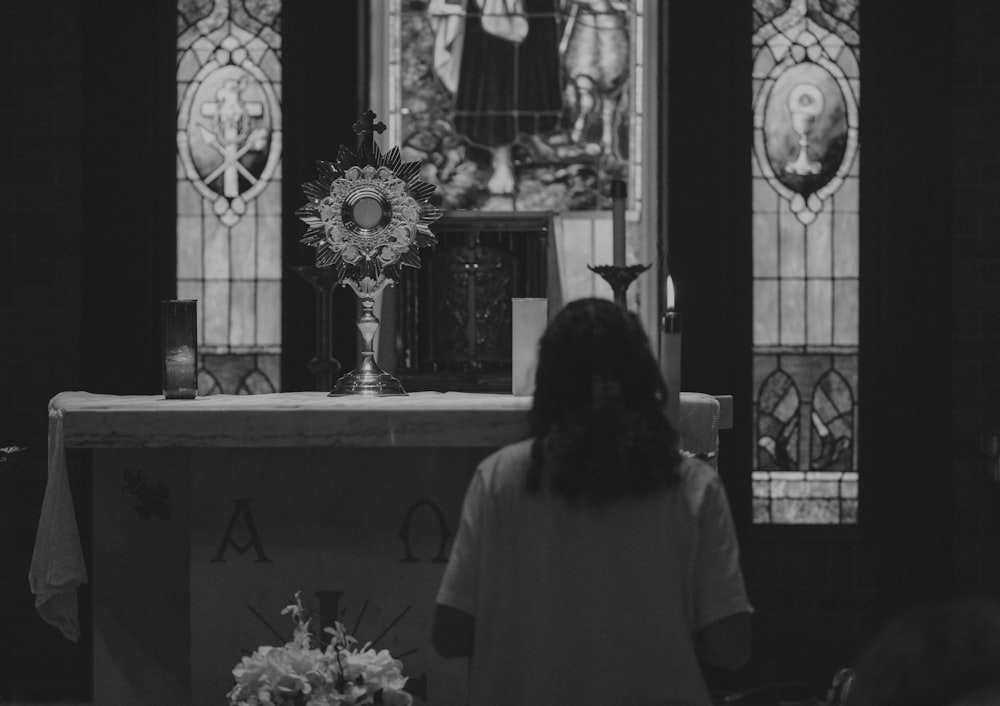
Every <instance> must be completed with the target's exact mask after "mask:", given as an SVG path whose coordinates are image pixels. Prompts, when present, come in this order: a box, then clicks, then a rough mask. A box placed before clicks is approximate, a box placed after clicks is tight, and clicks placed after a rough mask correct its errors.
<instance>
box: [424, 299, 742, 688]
mask: <svg viewBox="0 0 1000 706" xmlns="http://www.w3.org/2000/svg"><path fill="white" fill-rule="evenodd" d="M665 398H666V386H665V385H664V383H663V379H662V378H661V377H660V373H659V367H658V365H657V362H656V359H655V358H654V356H653V354H652V352H651V350H650V347H649V340H648V339H647V337H646V334H645V332H644V331H643V329H642V325H641V324H640V322H639V320H638V318H637V317H636V316H635V315H633V314H631V313H629V312H627V311H625V310H624V309H622V308H620V307H618V306H617V305H615V304H613V303H612V302H610V301H606V300H600V299H584V300H579V301H576V302H573V303H571V304H569V305H568V306H566V307H565V308H564V309H563V310H562V311H561V312H559V314H558V315H557V316H556V317H555V319H554V320H553V321H552V322H551V324H550V325H549V327H548V329H547V330H546V332H545V335H544V336H543V337H542V340H541V345H540V350H539V360H538V370H537V375H536V387H535V398H534V405H533V407H532V410H531V415H530V427H531V438H530V439H528V440H526V441H523V442H520V443H517V444H513V445H510V446H507V447H505V448H503V449H500V450H499V451H497V452H496V453H494V454H492V455H491V456H489V457H488V458H486V459H485V460H484V461H483V462H482V463H481V464H480V465H479V468H478V469H477V470H476V473H475V475H474V476H473V479H472V481H471V483H470V485H469V488H468V491H467V493H466V497H465V502H464V505H463V508H462V518H461V522H460V526H459V530H458V534H457V536H456V538H455V543H454V546H453V548H452V552H451V557H450V559H449V563H448V567H447V569H446V570H445V574H444V577H443V579H442V582H441V588H440V590H439V592H438V598H437V603H438V605H437V608H436V611H435V618H434V627H433V636H432V641H433V644H434V646H435V649H437V651H438V652H439V653H440V654H441V655H442V656H444V657H458V656H471V664H470V703H471V704H472V705H473V706H480V705H487V704H491V705H496V704H517V705H518V706H531V705H533V704H545V705H546V706H551V705H552V704H576V705H584V706H585V705H587V704H593V705H594V706H612V705H616V704H629V706H648V705H652V704H692V705H698V706H701V705H707V704H709V703H710V700H709V696H708V692H707V688H706V686H705V682H704V679H703V677H702V674H701V671H700V668H699V661H702V662H705V663H709V664H712V665H715V666H721V667H725V668H730V669H735V668H737V667H739V666H740V665H742V664H743V663H744V662H745V661H746V659H747V658H748V656H749V651H750V613H751V612H752V608H751V607H750V604H749V603H748V601H747V598H746V592H745V589H744V584H743V577H742V574H741V573H740V568H739V556H738V548H737V542H736V536H735V534H734V532H733V526H732V519H731V516H730V513H729V506H728V504H727V501H726V496H725V492H724V490H723V488H722V485H721V483H720V481H719V477H718V474H717V473H716V472H715V470H714V469H713V468H712V467H711V466H710V465H708V464H706V463H703V462H701V461H698V460H696V459H694V458H685V457H683V456H682V455H681V453H680V452H679V451H678V450H677V443H678V435H677V432H676V430H674V429H673V428H672V427H671V426H670V424H669V422H668V421H667V418H666V416H665V415H664V400H665Z"/></svg>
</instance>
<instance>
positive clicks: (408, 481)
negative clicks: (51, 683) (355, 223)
mask: <svg viewBox="0 0 1000 706" xmlns="http://www.w3.org/2000/svg"><path fill="white" fill-rule="evenodd" d="M530 404H531V398H530V397H517V396H512V395H500V394H471V393H456V392H448V393H438V392H422V393H414V394H411V395H409V396H405V397H385V398H370V397H340V398H336V397H328V396H327V395H326V394H325V393H318V392H298V393H280V394H265V395H253V396H232V395H217V396H208V397H199V398H197V399H194V400H165V399H163V398H162V397H160V396H125V397H119V396H111V395H96V394H89V393H83V392H65V393H61V394H59V395H57V396H56V397H54V398H53V399H52V400H51V402H50V408H49V420H50V422H49V424H50V429H49V476H48V484H47V488H46V493H45V499H44V502H43V507H42V513H41V518H40V522H39V531H38V535H37V538H36V545H35V554H34V557H33V561H32V568H31V575H30V581H31V584H32V591H33V592H34V593H35V594H36V597H37V601H36V605H37V607H38V609H39V612H40V613H41V615H42V616H43V617H44V618H45V619H46V620H48V621H49V622H51V623H53V624H54V625H56V626H57V627H59V629H60V630H62V632H63V633H64V635H66V636H67V637H68V638H70V639H75V638H78V637H79V634H80V633H79V618H78V614H77V604H76V589H77V587H78V586H79V585H80V584H82V583H90V585H91V596H92V619H93V626H92V627H93V630H92V633H93V655H94V660H93V665H94V678H93V682H94V688H93V702H94V703H95V704H100V705H101V706H118V705H123V706H124V705H126V704H128V705H132V704H138V703H142V704H146V705H149V706H158V705H160V704H162V705H163V706H168V705H169V706H177V704H196V705H197V706H201V705H202V704H205V705H208V704H223V703H225V694H226V692H227V691H228V690H229V689H230V688H231V686H232V683H233V679H232V673H231V670H232V668H233V667H234V666H235V665H236V664H237V663H238V662H239V661H240V658H241V657H243V656H245V655H248V654H250V653H251V652H252V651H253V650H254V649H256V648H257V647H258V646H260V645H279V644H283V643H284V642H285V641H287V640H288V639H290V637H291V632H292V623H291V621H290V619H289V616H283V615H281V609H282V608H283V607H284V606H286V605H287V604H288V603H290V602H291V600H292V598H293V595H294V594H295V592H297V591H301V596H302V600H303V602H304V603H305V605H306V607H307V608H309V609H310V610H311V612H312V616H313V628H314V630H315V632H316V633H317V634H320V633H321V628H322V627H323V626H326V625H329V624H331V623H332V622H333V621H334V620H340V621H341V622H343V623H344V625H345V626H346V627H347V628H348V630H349V631H350V632H353V633H354V634H356V636H357V637H358V638H359V640H360V641H361V642H366V641H369V640H371V641H374V642H375V647H376V648H377V649H382V648H385V649H388V650H390V652H391V653H392V654H393V656H394V657H397V658H399V659H401V660H402V661H403V664H404V673H405V674H406V675H407V676H409V677H410V678H411V679H410V683H409V684H408V690H409V691H410V692H411V693H412V694H413V695H414V697H415V701H416V702H417V703H432V704H435V706H449V705H450V704H455V705H457V704H461V703H464V689H465V677H466V674H465V670H466V662H465V660H450V661H446V660H442V659H440V658H439V657H438V656H437V655H436V654H435V652H434V650H433V649H432V648H431V646H430V639H429V638H430V621H431V616H432V612H433V606H434V598H435V594H436V591H437V587H438V583H439V581H440V578H441V574H442V572H443V570H444V566H445V563H446V562H447V557H448V552H449V549H450V540H451V539H452V538H453V536H454V532H455V529H456V526H457V520H458V516H459V511H460V508H461V503H462V498H463V495H464V492H465V487H466V485H467V483H468V481H469V478H470V477H471V474H472V472H473V470H474V468H475V466H476V464H477V463H478V462H479V461H480V460H481V459H482V458H484V457H485V456H486V455H488V454H489V453H491V452H492V451H493V450H495V449H496V448H498V447H500V446H502V445H504V444H506V443H510V442H513V441H516V440H519V439H522V438H524V437H525V436H526V435H527V411H528V409H529V408H530ZM731 425H732V398H731V397H727V396H721V397H714V396H710V395H704V394H698V393H682V395H681V415H680V427H681V432H682V446H683V447H684V449H685V450H687V451H690V452H692V453H699V454H706V455H708V456H709V457H714V454H715V452H716V451H717V449H718V432H719V430H720V429H725V428H728V427H730V426H731ZM68 448H69V449H72V448H77V449H86V450H87V452H86V453H88V454H89V455H90V457H91V463H90V467H91V469H92V472H91V490H92V508H91V509H92V512H91V514H92V518H93V520H92V526H91V527H78V525H77V521H76V515H75V512H74V502H73V498H72V497H71V492H70V484H69V477H70V475H71V474H73V473H75V472H76V470H77V469H76V468H74V467H72V465H68V464H67V462H66V459H67V456H66V449H68ZM81 532H90V533H91V537H92V544H93V548H92V557H91V558H90V562H89V565H87V564H86V563H85V561H84V557H83V553H82V551H81V546H80V540H79V537H80V533H81Z"/></svg>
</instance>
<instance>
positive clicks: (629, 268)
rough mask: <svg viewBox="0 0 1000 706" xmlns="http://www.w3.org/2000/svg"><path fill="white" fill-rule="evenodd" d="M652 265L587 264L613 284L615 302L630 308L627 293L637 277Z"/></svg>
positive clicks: (589, 268)
mask: <svg viewBox="0 0 1000 706" xmlns="http://www.w3.org/2000/svg"><path fill="white" fill-rule="evenodd" d="M650 267H652V265H626V266H624V267H622V266H621V265H587V269H588V270H590V271H591V272H594V273H596V274H599V275H600V276H601V277H602V278H604V281H605V282H607V283H608V284H610V285H611V291H612V292H614V295H615V304H617V305H618V306H620V307H623V308H628V304H627V303H626V301H625V293H626V292H627V291H628V288H629V286H630V285H631V284H632V282H634V281H635V278H636V277H638V276H639V275H641V274H642V273H643V272H645V271H646V270H648V269H649V268H650Z"/></svg>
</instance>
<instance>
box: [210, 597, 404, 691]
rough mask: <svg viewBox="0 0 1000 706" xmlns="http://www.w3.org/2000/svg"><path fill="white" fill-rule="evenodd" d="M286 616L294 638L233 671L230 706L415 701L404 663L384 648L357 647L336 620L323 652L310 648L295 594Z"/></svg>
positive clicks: (305, 620) (260, 651)
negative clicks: (408, 688) (291, 621)
mask: <svg viewBox="0 0 1000 706" xmlns="http://www.w3.org/2000/svg"><path fill="white" fill-rule="evenodd" d="M289 613H290V614H291V615H292V620H293V621H294V623H295V630H294V634H293V636H292V640H291V641H290V642H288V643H286V644H285V645H284V646H283V647H270V646H263V647H259V648H257V650H256V651H255V652H254V653H253V654H252V655H250V656H249V657H244V658H243V659H242V660H241V661H240V663H239V664H238V665H236V667H235V668H234V669H233V677H234V678H235V680H236V684H235V686H234V687H233V688H232V690H231V691H230V692H229V694H228V697H229V704H230V706H262V705H265V704H274V705H276V706H277V705H280V704H284V705H286V706H369V705H370V706H377V705H379V704H381V705H382V706H412V704H413V697H412V696H410V694H408V693H407V692H405V691H403V687H404V686H406V681H407V678H406V677H404V676H403V672H402V670H403V665H402V663H401V662H400V661H399V660H397V659H393V658H392V656H391V655H390V654H389V651H388V650H378V651H376V650H374V649H373V648H372V646H371V643H365V644H364V645H362V646H360V647H359V646H358V641H357V639H356V638H354V637H353V636H352V635H349V634H348V633H347V631H346V629H345V628H344V626H343V624H341V623H340V622H339V621H338V622H335V623H334V627H330V628H326V629H325V631H324V632H327V633H329V634H330V636H331V637H330V644H329V645H327V647H326V649H325V650H324V649H319V648H317V647H313V646H312V635H311V634H310V632H309V622H310V619H309V618H307V617H306V611H305V609H304V608H303V607H302V600H301V598H300V597H299V593H298V592H297V593H296V594H295V602H294V603H292V604H290V605H288V606H286V607H285V608H284V610H282V611H281V614H282V615H288V614H289Z"/></svg>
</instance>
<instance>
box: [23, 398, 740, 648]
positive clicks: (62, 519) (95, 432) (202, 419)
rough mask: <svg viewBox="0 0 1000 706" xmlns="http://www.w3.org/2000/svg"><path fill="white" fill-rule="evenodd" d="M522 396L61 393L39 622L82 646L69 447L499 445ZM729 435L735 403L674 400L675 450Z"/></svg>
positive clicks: (523, 424) (36, 580) (53, 411)
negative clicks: (677, 416)
mask: <svg viewBox="0 0 1000 706" xmlns="http://www.w3.org/2000/svg"><path fill="white" fill-rule="evenodd" d="M531 400H532V398H531V397H514V396H511V395H495V394H472V393H459V392H447V393H439V392H419V393H414V394H411V395H408V396H404V397H360V396H353V397H329V396H327V395H326V394H325V393H322V392H291V393H276V394H267V395H252V396H244V395H217V396H209V397H199V398H197V399H195V400H165V399H163V397H162V396H158V395H141V396H115V395H101V394H92V393H87V392H63V393H60V394H58V395H56V396H55V397H53V398H52V400H51V401H50V403H49V451H48V481H47V485H46V489H45V496H44V499H43V502H42V509H41V515H40V518H39V525H38V532H37V535H36V538H35V546H34V553H33V556H32V562H31V568H30V571H29V576H28V578H29V583H30V585H31V590H32V592H33V593H34V594H35V597H36V599H35V605H36V608H37V609H38V611H39V613H40V614H41V616H42V617H43V618H44V619H45V620H46V621H47V622H49V623H50V624H52V625H55V626H56V627H58V628H59V630H60V631H62V633H63V635H64V636H65V637H66V638H68V639H70V640H73V641H76V640H78V639H79V635H80V628H79V620H78V614H77V598H76V589H77V587H78V586H80V585H81V584H83V583H86V582H87V580H88V577H87V567H86V566H85V564H84V559H83V553H82V551H81V546H80V538H79V530H78V527H77V522H76V516H75V513H74V510H73V499H72V497H71V494H70V485H69V469H68V468H67V465H66V454H65V449H66V448H110V449H116V448H118V449H125V448H131V449H135V448H164V447H172V448H199V447H241V448H281V447H461V448H490V449H491V448H498V447H500V446H502V445H504V444H507V443H512V442H514V441H517V440H519V439H522V438H524V437H525V436H526V435H527V411H528V410H529V409H530V406H531ZM731 426H732V398H731V397H728V396H720V397H715V396H711V395H705V394H701V393H681V423H680V427H681V429H680V431H681V439H682V442H681V445H682V448H684V449H685V450H687V451H690V452H692V453H697V454H710V455H711V454H714V452H715V451H716V450H717V448H718V431H719V430H720V429H726V428H729V427H731Z"/></svg>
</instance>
